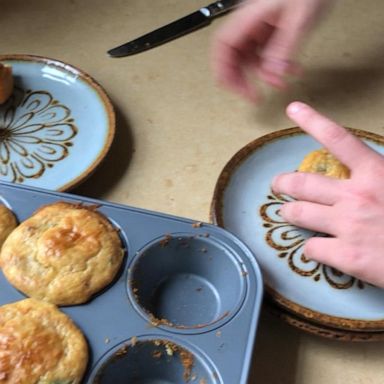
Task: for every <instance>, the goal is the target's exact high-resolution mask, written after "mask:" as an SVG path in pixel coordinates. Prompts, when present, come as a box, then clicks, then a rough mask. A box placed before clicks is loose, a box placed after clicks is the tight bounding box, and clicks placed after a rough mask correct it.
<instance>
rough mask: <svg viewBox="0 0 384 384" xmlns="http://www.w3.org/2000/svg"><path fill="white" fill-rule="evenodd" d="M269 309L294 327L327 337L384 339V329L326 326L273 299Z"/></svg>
mask: <svg viewBox="0 0 384 384" xmlns="http://www.w3.org/2000/svg"><path fill="white" fill-rule="evenodd" d="M265 305H266V308H267V310H268V311H269V312H270V313H272V314H273V315H275V316H277V317H278V318H280V319H281V320H283V321H285V322H286V323H288V324H289V325H292V326H293V327H295V328H297V329H299V330H301V331H304V332H307V333H310V334H312V335H316V336H321V337H325V338H327V339H332V340H338V341H347V342H351V341H353V342H376V341H383V340H384V331H378V332H366V331H351V330H345V329H337V328H332V327H326V326H324V325H321V324H316V323H311V322H310V321H308V320H307V319H303V318H302V317H299V316H295V315H294V314H292V313H290V312H288V311H285V310H284V309H283V308H281V307H280V306H277V305H275V304H274V303H272V302H271V301H268V300H267V302H266V303H265Z"/></svg>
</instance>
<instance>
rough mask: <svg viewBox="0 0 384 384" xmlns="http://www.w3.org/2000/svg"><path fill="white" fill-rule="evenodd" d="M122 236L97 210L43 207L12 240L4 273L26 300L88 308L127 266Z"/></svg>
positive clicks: (0, 259)
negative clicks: (77, 305)
mask: <svg viewBox="0 0 384 384" xmlns="http://www.w3.org/2000/svg"><path fill="white" fill-rule="evenodd" d="M123 254H124V251H123V249H122V246H121V242H120V238H119V236H118V234H117V231H116V229H115V228H113V226H112V225H111V224H110V222H109V221H108V220H107V219H106V218H105V217H104V216H103V215H102V214H100V213H99V212H96V211H95V209H94V208H92V207H86V206H82V205H80V204H71V203H66V202H57V203H54V204H50V205H46V206H43V207H41V208H40V209H39V210H38V211H37V212H35V213H34V214H33V215H32V216H31V217H30V218H29V219H27V220H25V221H24V222H22V223H21V224H20V225H19V226H18V227H17V228H16V229H15V230H13V232H12V233H11V234H10V235H9V236H8V238H7V239H6V241H5V242H4V244H3V247H2V249H1V253H0V267H1V268H2V269H3V272H4V275H5V276H6V278H7V279H8V281H9V282H10V283H11V284H12V285H14V286H15V287H16V288H17V289H19V290H20V291H22V292H24V293H25V294H26V295H28V296H31V297H34V298H36V299H41V300H45V301H49V302H51V303H53V304H57V305H73V304H79V303H84V302H85V301H87V300H88V299H89V298H90V297H91V296H92V295H93V294H94V293H96V292H98V291H99V290H101V289H102V288H104V287H105V286H106V285H107V284H109V283H110V282H111V281H112V280H113V278H114V277H115V275H116V273H117V271H118V270H119V267H120V265H121V263H122V260H123Z"/></svg>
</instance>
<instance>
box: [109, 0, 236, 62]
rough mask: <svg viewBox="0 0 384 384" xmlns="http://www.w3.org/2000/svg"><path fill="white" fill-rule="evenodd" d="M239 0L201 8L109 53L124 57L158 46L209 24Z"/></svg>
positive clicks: (222, 0) (225, 0)
mask: <svg viewBox="0 0 384 384" xmlns="http://www.w3.org/2000/svg"><path fill="white" fill-rule="evenodd" d="M238 3H239V0H220V1H216V2H215V3H212V4H209V5H207V6H206V7H203V8H200V9H199V10H198V11H196V12H193V13H191V14H189V15H187V16H185V17H183V18H181V19H179V20H176V21H174V22H172V23H170V24H167V25H165V26H163V27H161V28H159V29H156V30H154V31H152V32H149V33H147V34H146V35H144V36H141V37H139V38H137V39H135V40H132V41H130V42H128V43H125V44H123V45H120V46H118V47H116V48H113V49H110V50H109V51H108V54H109V55H110V56H112V57H122V56H129V55H134V54H136V53H139V52H143V51H147V50H148V49H151V48H153V47H157V46H159V45H161V44H164V43H166V42H168V41H170V40H174V39H176V38H178V37H180V36H183V35H186V34H187V33H190V32H193V31H195V30H196V29H199V28H202V27H205V26H207V25H208V24H210V23H211V21H212V20H213V19H214V18H215V17H217V16H220V15H222V14H223V13H226V12H228V11H229V10H230V9H232V8H234V7H235V6H236V5H238Z"/></svg>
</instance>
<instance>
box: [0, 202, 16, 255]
mask: <svg viewBox="0 0 384 384" xmlns="http://www.w3.org/2000/svg"><path fill="white" fill-rule="evenodd" d="M16 226H17V221H16V218H15V216H14V214H13V213H12V211H11V210H10V209H9V208H7V207H6V206H5V205H3V204H0V248H1V246H2V245H3V243H4V241H5V239H6V238H7V237H8V235H9V234H10V233H11V232H12V231H13V230H14V229H15V228H16Z"/></svg>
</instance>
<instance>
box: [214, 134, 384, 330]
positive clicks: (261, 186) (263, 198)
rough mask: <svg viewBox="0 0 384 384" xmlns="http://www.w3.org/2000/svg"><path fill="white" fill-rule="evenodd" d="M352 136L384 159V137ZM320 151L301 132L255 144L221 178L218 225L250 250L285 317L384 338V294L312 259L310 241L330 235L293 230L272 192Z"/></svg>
mask: <svg viewBox="0 0 384 384" xmlns="http://www.w3.org/2000/svg"><path fill="white" fill-rule="evenodd" d="M351 131H352V132H353V133H354V134H355V135H356V136H358V137H359V138H361V139H362V140H364V141H365V142H366V143H367V144H368V145H369V146H370V147H372V148H373V149H374V150H376V151H377V152H379V153H382V154H383V153H384V138H383V137H382V136H379V135H377V134H374V133H371V132H367V131H362V130H357V129H351ZM320 147H321V145H320V144H319V143H318V142H316V141H315V140H314V139H313V138H312V137H310V136H309V135H307V134H306V133H304V132H303V131H302V130H301V129H300V128H288V129H284V130H281V131H276V132H273V133H270V134H267V135H265V136H262V137H260V138H258V139H256V140H254V141H253V142H251V143H249V144H248V145H246V146H245V147H243V148H242V149H240V151H238V152H237V153H236V154H235V155H234V156H233V157H232V158H231V159H230V160H229V162H228V163H227V164H226V166H225V167H224V169H223V171H222V172H221V174H220V176H219V178H218V181H217V183H216V187H215V191H214V196H213V200H212V204H211V219H212V221H213V222H214V223H216V224H218V225H219V226H221V227H224V228H226V229H227V230H229V231H231V232H232V233H234V234H235V235H237V236H238V237H239V238H240V239H242V240H243V241H244V242H245V243H246V244H247V245H248V246H249V247H250V248H251V250H252V251H253V252H254V254H255V255H256V258H257V261H258V262H259V264H260V266H261V268H262V270H263V274H264V280H265V285H266V292H267V294H268V296H269V298H270V299H272V300H273V302H274V303H275V304H277V305H278V306H280V307H281V308H282V309H284V310H286V311H288V312H290V313H292V314H294V315H296V316H299V317H301V318H303V319H307V320H309V321H311V322H312V323H315V324H316V323H317V324H322V325H324V326H327V327H333V328H337V329H344V330H351V331H363V332H370V331H383V330H384V290H383V289H379V288H377V287H374V286H372V285H370V284H367V283H365V282H363V281H360V280H358V279H356V278H354V277H351V276H348V275H345V274H343V273H341V272H339V271H337V270H335V269H333V268H331V267H329V266H326V265H323V264H320V263H318V262H315V261H311V260H308V259H307V258H305V256H304V254H303V245H304V242H305V240H306V239H307V238H308V237H310V236H324V235H322V234H320V233H314V232H311V231H307V230H304V229H301V228H297V227H295V226H293V225H290V224H288V223H286V222H284V221H283V220H282V218H281V217H280V216H279V215H278V210H279V207H280V206H281V204H282V203H284V201H285V200H286V198H285V197H283V196H278V195H275V194H274V193H273V192H272V190H271V187H270V185H271V182H272V179H273V177H274V176H275V175H277V174H279V173H283V172H292V171H295V170H296V169H297V167H298V166H299V164H300V162H301V161H302V159H303V158H304V156H305V155H306V154H307V153H308V152H310V151H313V150H315V149H318V148H320ZM329 251H330V252H332V250H329Z"/></svg>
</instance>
